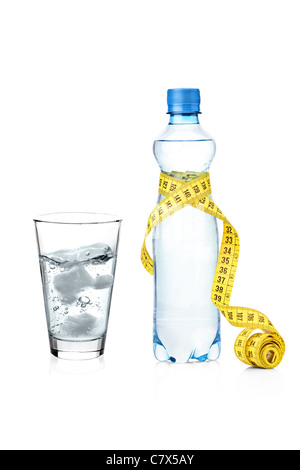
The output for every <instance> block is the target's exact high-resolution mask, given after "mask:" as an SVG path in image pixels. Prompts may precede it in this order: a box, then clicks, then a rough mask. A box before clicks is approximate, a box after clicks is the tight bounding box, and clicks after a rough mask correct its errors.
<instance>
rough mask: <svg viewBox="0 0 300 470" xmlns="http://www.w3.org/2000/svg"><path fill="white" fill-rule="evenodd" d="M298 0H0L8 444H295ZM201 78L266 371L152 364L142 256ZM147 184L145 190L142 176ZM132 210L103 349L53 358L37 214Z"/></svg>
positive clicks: (0, 430) (0, 411) (222, 200)
mask: <svg viewBox="0 0 300 470" xmlns="http://www.w3.org/2000/svg"><path fill="white" fill-rule="evenodd" d="M298 3H299V2H297V1H292V0H285V1H284V2H283V1H277V0H272V1H269V0H259V1H256V0H252V1H251V2H250V1H241V0H227V1H223V0H220V1H217V0H211V1H202V0H185V1H184V2H183V1H178V0H160V1H157V0H152V1H145V2H143V1H137V0H127V1H121V0H119V1H117V0H115V1H110V2H104V1H100V0H98V1H92V0H85V1H77V0H72V1H67V0H58V1H57V0H51V1H44V0H36V1H31V0H28V1H26V0H21V1H16V0H2V1H1V3H0V48H1V51H0V67H1V74H0V99H1V107H0V147H1V185H0V191H1V231H0V238H1V269H0V278H1V284H0V285H1V291H0V309H1V330H0V331H1V341H0V364H1V367H0V379H1V387H0V416H1V418H0V446H1V448H2V449H36V450H37V449H52V450H53V449H105V450H111V449H123V450H129V449H158V450H159V449H160V450H161V449H164V448H165V449H173V450H176V449H185V450H189V449H299V447H300V446H299V432H298V422H299V419H300V409H299V392H300V380H299V370H300V365H299V287H300V284H299V268H298V266H299V252H298V243H297V242H298V234H299V229H298V228H297V227H298V220H297V216H298V212H299V196H298V186H299V169H300V166H299V157H300V155H299V151H300V143H299V142H300V138H299V110H300V99H299V98H300V96H299V78H300V73H299V40H300V32H299V31H300V30H299V15H298V10H297V7H298ZM172 87H199V88H200V89H201V95H202V111H203V115H202V117H201V123H202V125H203V127H204V128H205V129H207V130H208V131H209V132H210V133H211V134H212V135H213V137H214V138H215V140H216V143H217V154H216V157H215V160H214V162H213V165H212V167H211V179H212V185H213V194H214V200H215V201H216V202H217V203H218V205H219V206H220V207H221V209H222V211H223V212H224V213H225V214H226V216H227V217H228V218H229V220H230V221H231V222H232V223H233V225H234V226H235V227H236V228H237V229H238V231H239V235H240V240H241V254H240V262H239V267H238V271H237V277H236V283H235V288H234V290H233V295H232V304H233V305H243V306H248V307H253V308H257V309H258V310H261V311H262V312H264V313H265V314H266V315H267V316H269V317H270V319H271V320H272V322H273V323H274V324H275V326H276V327H277V328H278V330H279V331H280V333H281V334H282V336H283V337H284V338H285V340H286V343H287V352H286V356H285V358H284V360H283V362H282V364H281V365H280V366H279V367H278V369H276V370H271V371H265V370H255V369H252V368H248V367H246V366H244V365H243V364H242V363H240V362H239V361H238V360H237V359H236V358H235V356H234V352H233V343H234V340H235V338H236V336H237V334H238V330H236V329H234V328H232V327H231V326H230V325H229V324H227V323H226V321H225V320H224V321H223V322H222V334H223V352H222V355H221V357H220V359H219V360H218V361H217V362H212V363H205V364H188V365H170V364H164V363H161V364H160V363H157V362H156V361H155V359H154V357H153V353H152V304H153V300H152V279H151V277H150V275H149V274H148V273H147V272H146V271H144V269H143V267H142V265H141V263H140V260H139V255H140V248H141V244H142V240H143V236H144V231H145V227H146V221H147V217H148V215H149V213H150V211H151V210H152V208H153V207H154V205H155V202H156V197H157V183H158V176H159V170H158V167H157V165H156V163H155V160H154V157H153V155H152V142H153V140H154V138H155V137H156V136H157V135H158V133H159V132H160V131H161V130H162V129H163V128H164V126H165V125H166V124H167V116H166V115H165V112H166V92H167V89H168V88H172ZM138 179H139V181H140V182H142V184H139V185H137V180H138ZM55 211H96V212H103V211H104V212H111V213H117V214H120V215H121V216H122V217H123V218H124V222H123V227H122V233H121V243H120V250H119V261H118V266H117V275H116V281H115V290H114V296H113V302H112V308H111V319H110V325H109V334H108V339H107V346H106V351H105V357H104V358H101V359H100V360H96V361H88V362H84V363H72V362H68V361H59V360H56V359H55V358H52V357H50V353H49V347H48V338H47V330H46V321H45V315H44V307H43V298H42V290H41V283H40V273H39V267H38V260H37V249H36V241H35V234H34V227H33V222H32V218H33V217H34V216H35V215H37V214H40V213H47V212H55Z"/></svg>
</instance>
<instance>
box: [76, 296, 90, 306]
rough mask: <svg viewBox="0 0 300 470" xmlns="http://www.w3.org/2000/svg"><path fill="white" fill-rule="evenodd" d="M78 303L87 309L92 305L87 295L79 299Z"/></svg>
mask: <svg viewBox="0 0 300 470" xmlns="http://www.w3.org/2000/svg"><path fill="white" fill-rule="evenodd" d="M78 301H79V302H80V303H81V307H83V306H84V307H85V306H86V305H87V304H89V303H90V299H89V297H87V296H86V295H83V296H82V297H79V299H78Z"/></svg>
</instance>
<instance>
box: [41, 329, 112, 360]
mask: <svg viewBox="0 0 300 470" xmlns="http://www.w3.org/2000/svg"><path fill="white" fill-rule="evenodd" d="M105 339H106V335H104V336H102V337H101V338H99V339H96V340H92V341H77V342H75V341H62V340H60V339H57V338H54V337H53V336H49V341H50V350H51V354H53V356H55V357H58V358H60V359H68V360H77V361H78V360H79V361H82V360H88V359H96V358H97V357H99V356H101V355H102V354H103V353H104V346H105Z"/></svg>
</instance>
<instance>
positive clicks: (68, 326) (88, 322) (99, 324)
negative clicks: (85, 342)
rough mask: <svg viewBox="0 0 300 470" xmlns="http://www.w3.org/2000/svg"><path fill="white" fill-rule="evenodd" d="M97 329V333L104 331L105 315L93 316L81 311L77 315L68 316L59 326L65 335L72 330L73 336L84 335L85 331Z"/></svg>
mask: <svg viewBox="0 0 300 470" xmlns="http://www.w3.org/2000/svg"><path fill="white" fill-rule="evenodd" d="M87 330H89V331H90V332H93V331H97V333H99V335H101V334H103V333H104V332H105V317H104V315H103V316H101V317H98V318H96V317H94V316H93V315H91V314H89V313H88V312H87V313H81V314H80V316H78V317H75V316H74V317H68V318H67V319H66V321H65V322H64V323H63V325H62V326H61V333H62V334H65V335H66V336H67V335H68V334H69V333H70V332H72V336H73V337H82V336H85V335H86V331H87Z"/></svg>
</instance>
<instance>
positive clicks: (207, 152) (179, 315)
mask: <svg viewBox="0 0 300 470" xmlns="http://www.w3.org/2000/svg"><path fill="white" fill-rule="evenodd" d="M168 114H169V115H170V122H169V124H168V126H167V127H166V129H165V130H164V131H163V132H162V133H161V134H160V135H159V137H158V138H157V140H155V142H154V148H153V150H154V155H155V158H156V160H157V162H158V164H159V167H160V169H161V172H162V173H165V174H167V175H169V176H173V177H175V178H177V179H180V180H183V181H191V180H193V179H195V178H198V177H199V176H200V175H202V174H203V173H207V172H208V171H209V167H210V164H211V162H212V160H213V158H214V156H215V151H216V145H215V142H214V140H213V139H212V138H211V136H210V135H209V134H208V133H207V132H206V131H205V130H204V129H203V128H202V127H201V125H200V123H199V114H201V112H200V91H199V90H198V89H192V88H178V89H171V90H168ZM210 197H211V196H210ZM163 198H164V196H162V195H159V198H158V203H159V202H160V201H162V199H163ZM152 243H153V262H154V290H155V294H154V354H155V357H156V358H157V360H159V361H171V362H176V363H185V362H187V361H189V360H196V361H201V362H204V361H206V360H216V359H217V358H218V357H219V355H220V313H219V311H218V309H217V308H216V306H215V305H214V304H213V303H212V301H211V289H212V283H213V278H214V274H215V269H216V264H217V259H218V227H217V221H216V219H215V218H214V217H212V216H210V215H209V214H206V213H204V212H202V211H201V210H199V209H196V208H194V207H192V206H189V205H187V206H185V207H184V208H183V209H181V210H179V211H178V212H176V213H175V214H173V215H172V216H170V217H168V218H166V219H165V220H163V222H161V223H160V224H159V225H158V226H157V227H156V228H155V230H154V232H153V242H152Z"/></svg>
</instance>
